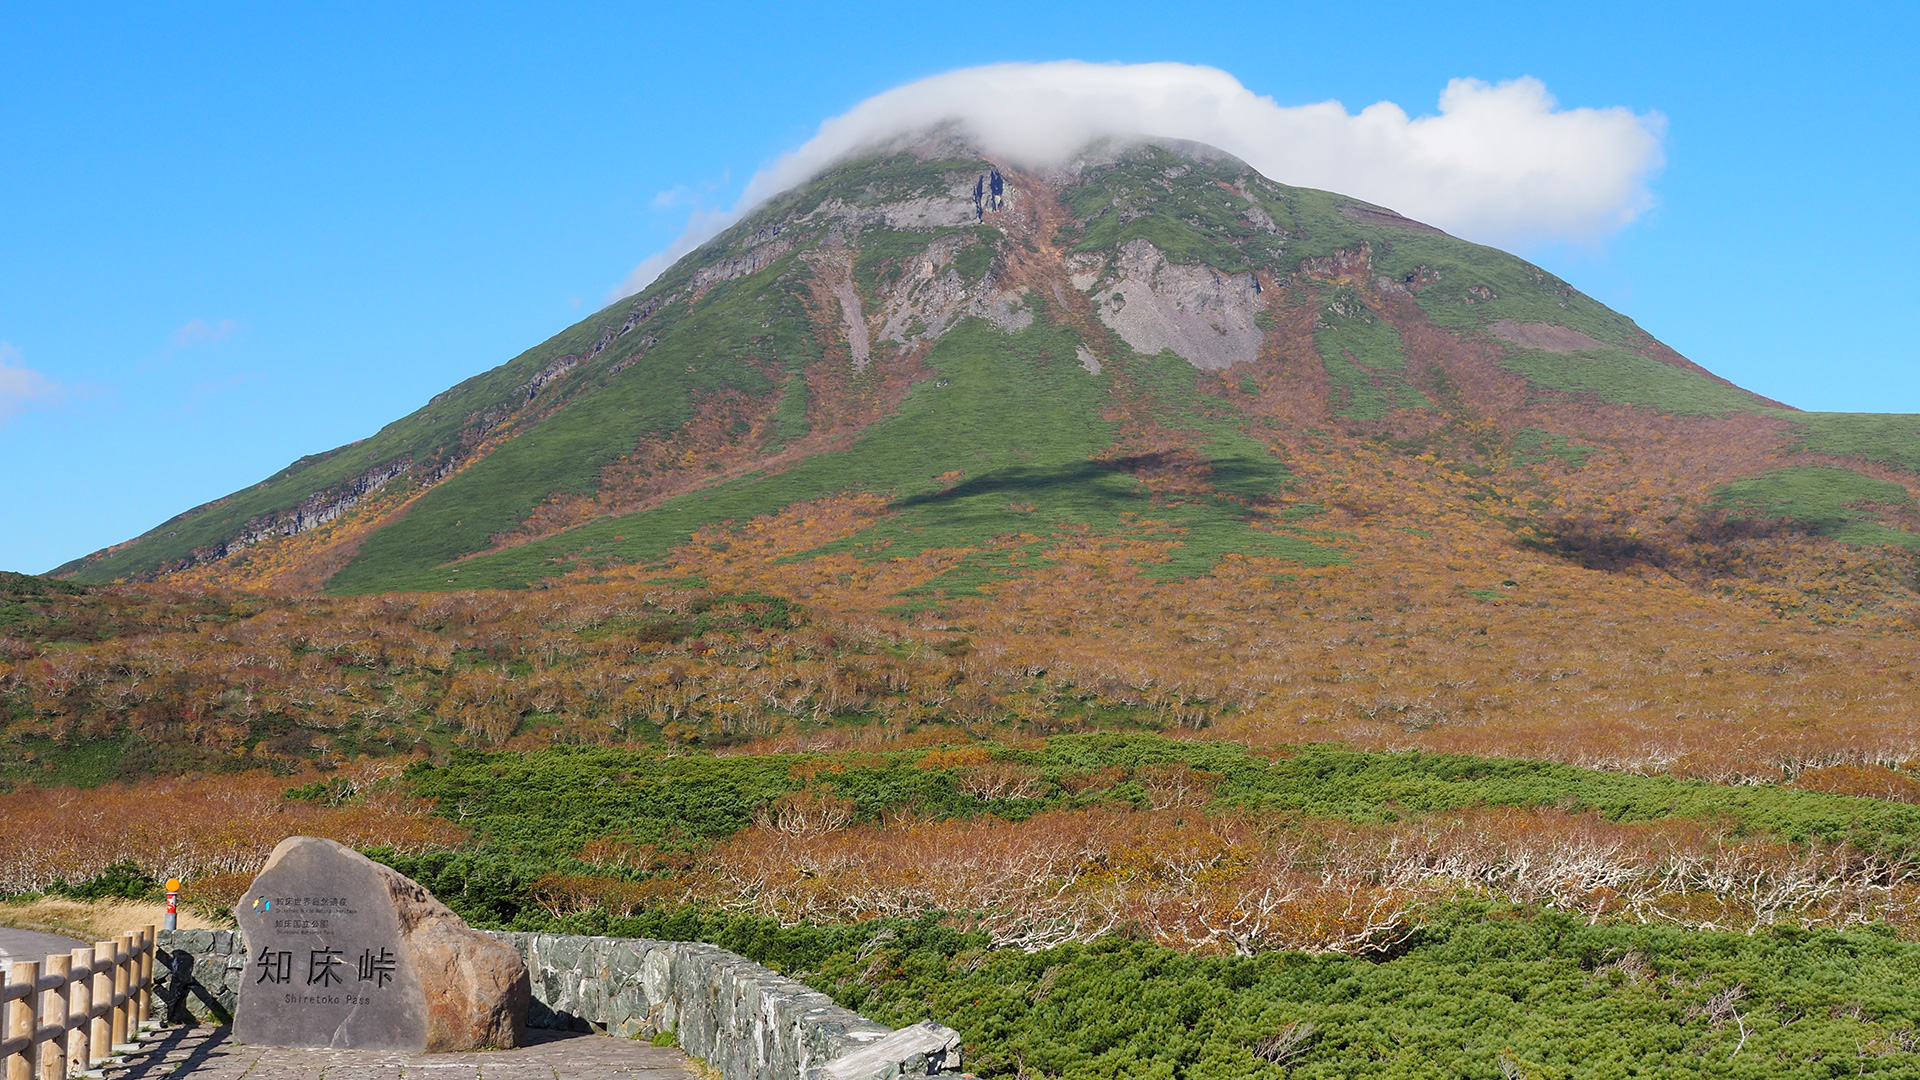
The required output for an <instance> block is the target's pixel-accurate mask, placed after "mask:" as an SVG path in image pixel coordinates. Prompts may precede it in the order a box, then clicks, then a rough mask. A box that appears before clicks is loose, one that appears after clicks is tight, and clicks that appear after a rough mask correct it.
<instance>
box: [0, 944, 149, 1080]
mask: <svg viewBox="0 0 1920 1080" xmlns="http://www.w3.org/2000/svg"><path fill="white" fill-rule="evenodd" d="M153 940H154V935H153V927H151V926H149V927H147V928H146V929H145V930H137V931H130V932H128V933H125V934H122V935H121V936H120V940H118V941H102V942H99V943H97V944H95V945H94V947H93V948H91V949H75V950H73V952H72V953H71V954H69V955H66V956H49V957H47V958H46V961H45V962H44V963H36V962H34V961H31V960H16V961H14V962H13V963H12V964H10V965H9V966H8V967H7V971H6V978H5V981H4V986H0V1009H3V1010H4V1011H5V1013H6V1025H5V1027H4V1028H0V1065H4V1066H5V1069H6V1073H5V1080H65V1078H66V1077H68V1076H72V1075H75V1074H78V1073H81V1072H85V1071H86V1070H88V1069H91V1068H94V1067H97V1066H98V1065H99V1064H100V1063H101V1062H103V1061H105V1060H106V1059H107V1058H109V1057H111V1056H112V1055H113V1054H115V1053H118V1052H123V1051H128V1050H132V1049H135V1047H134V1046H133V1045H132V1042H133V1038H134V1036H136V1035H137V1034H139V1031H140V1028H141V1027H142V1026H143V1025H144V1024H146V1023H147V1020H148V1017H149V1016H150V1015H151V1013H152V1005H153Z"/></svg>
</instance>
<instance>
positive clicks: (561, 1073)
mask: <svg viewBox="0 0 1920 1080" xmlns="http://www.w3.org/2000/svg"><path fill="white" fill-rule="evenodd" d="M232 1034H233V1029H232V1028H230V1027H176V1028H164V1029H161V1030H160V1031H156V1032H151V1033H149V1034H148V1035H147V1037H146V1039H145V1041H144V1042H143V1044H142V1050H141V1052H140V1053H136V1054H129V1055H128V1056H127V1057H126V1058H125V1059H123V1061H122V1062H121V1063H120V1064H118V1065H114V1066H110V1067H109V1068H108V1069H107V1070H106V1080H163V1078H167V1077H192V1078H193V1080H241V1078H243V1077H244V1078H245V1080H697V1078H698V1077H699V1076H700V1073H699V1072H698V1071H697V1070H696V1068H695V1067H694V1065H693V1063H692V1062H691V1061H689V1060H688V1059H687V1055H685V1054H683V1053H681V1052H680V1051H679V1050H675V1049H672V1048H670V1047H659V1046H653V1045H651V1044H649V1043H645V1042H641V1041H638V1040H634V1039H617V1038H614V1037H613V1036H611V1035H576V1034H573V1033H571V1032H564V1031H530V1032H528V1033H527V1034H528V1035H529V1036H530V1038H531V1045H529V1046H523V1047H519V1048H518V1049H514V1050H488V1051H483V1052H479V1053H471V1054H403V1053H392V1052H387V1051H380V1050H295V1049H291V1048H288V1047H282V1046H242V1045H240V1044H238V1043H235V1042H234V1041H233V1039H232Z"/></svg>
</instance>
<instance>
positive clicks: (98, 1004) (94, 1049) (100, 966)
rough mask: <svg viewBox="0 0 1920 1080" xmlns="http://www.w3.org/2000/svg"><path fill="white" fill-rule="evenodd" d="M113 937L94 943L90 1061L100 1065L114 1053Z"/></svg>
mask: <svg viewBox="0 0 1920 1080" xmlns="http://www.w3.org/2000/svg"><path fill="white" fill-rule="evenodd" d="M114 952H115V949H114V944H113V942H111V941H96V942H94V943H93V1008H92V1009H90V1010H88V1013H89V1015H91V1016H92V1017H93V1023H92V1024H91V1025H89V1026H90V1027H91V1028H92V1032H93V1033H92V1043H93V1045H92V1046H91V1047H89V1056H88V1058H87V1064H88V1065H89V1066H92V1065H97V1064H99V1063H100V1062H102V1061H105V1060H107V1059H108V1058H110V1057H112V1056H113V954H114Z"/></svg>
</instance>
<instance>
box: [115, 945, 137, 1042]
mask: <svg viewBox="0 0 1920 1080" xmlns="http://www.w3.org/2000/svg"><path fill="white" fill-rule="evenodd" d="M113 945H114V949H113V1052H115V1053H119V1051H120V1048H121V1047H123V1046H125V1045H127V1018H128V1017H129V1016H131V1015H132V1014H133V994H134V990H133V980H132V979H129V978H128V977H127V976H128V975H130V974H132V972H131V971H129V970H128V969H129V968H131V967H133V934H131V933H125V934H121V935H120V940H119V941H116V942H114V943H113Z"/></svg>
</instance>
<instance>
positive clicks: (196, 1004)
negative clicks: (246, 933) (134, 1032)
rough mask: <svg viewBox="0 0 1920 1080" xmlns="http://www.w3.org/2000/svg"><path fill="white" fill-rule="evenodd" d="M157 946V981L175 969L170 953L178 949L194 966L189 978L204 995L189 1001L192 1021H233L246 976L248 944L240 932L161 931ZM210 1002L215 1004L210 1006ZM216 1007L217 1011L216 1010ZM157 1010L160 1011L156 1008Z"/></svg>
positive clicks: (208, 1022) (195, 995)
mask: <svg viewBox="0 0 1920 1080" xmlns="http://www.w3.org/2000/svg"><path fill="white" fill-rule="evenodd" d="M154 943H155V944H156V945H157V946H158V948H159V951H158V952H157V953H155V955H154V965H153V967H154V971H153V975H154V978H155V979H158V978H160V977H161V976H162V975H163V974H164V972H166V971H170V970H172V968H171V967H170V966H169V964H170V957H171V954H172V953H173V952H174V951H175V950H176V949H177V950H179V951H180V952H182V953H184V954H185V958H186V960H187V962H188V963H189V964H190V965H191V966H190V967H189V969H188V972H187V974H188V976H189V977H190V978H191V979H192V981H193V984H195V985H197V986H198V987H199V988H200V989H201V990H202V991H204V993H203V994H192V995H189V996H188V998H187V1008H188V1010H189V1011H190V1012H192V1013H193V1018H194V1019H195V1020H198V1021H200V1022H201V1023H206V1024H225V1023H230V1022H232V1020H233V1006H234V1002H235V1001H237V1000H239V997H240V980H241V979H243V978H245V977H246V973H247V970H246V969H247V941H246V938H244V937H242V936H241V934H240V931H238V930H162V931H160V932H159V934H158V936H157V937H155V939H154ZM208 999H212V1001H213V1002H214V1003H215V1004H213V1005H210V1004H209V1003H208ZM216 1005H217V1008H216V1007H215V1006H216ZM154 1008H155V1011H156V1012H157V1011H158V1010H159V1006H158V1005H156V1006H155V1007H154Z"/></svg>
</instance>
